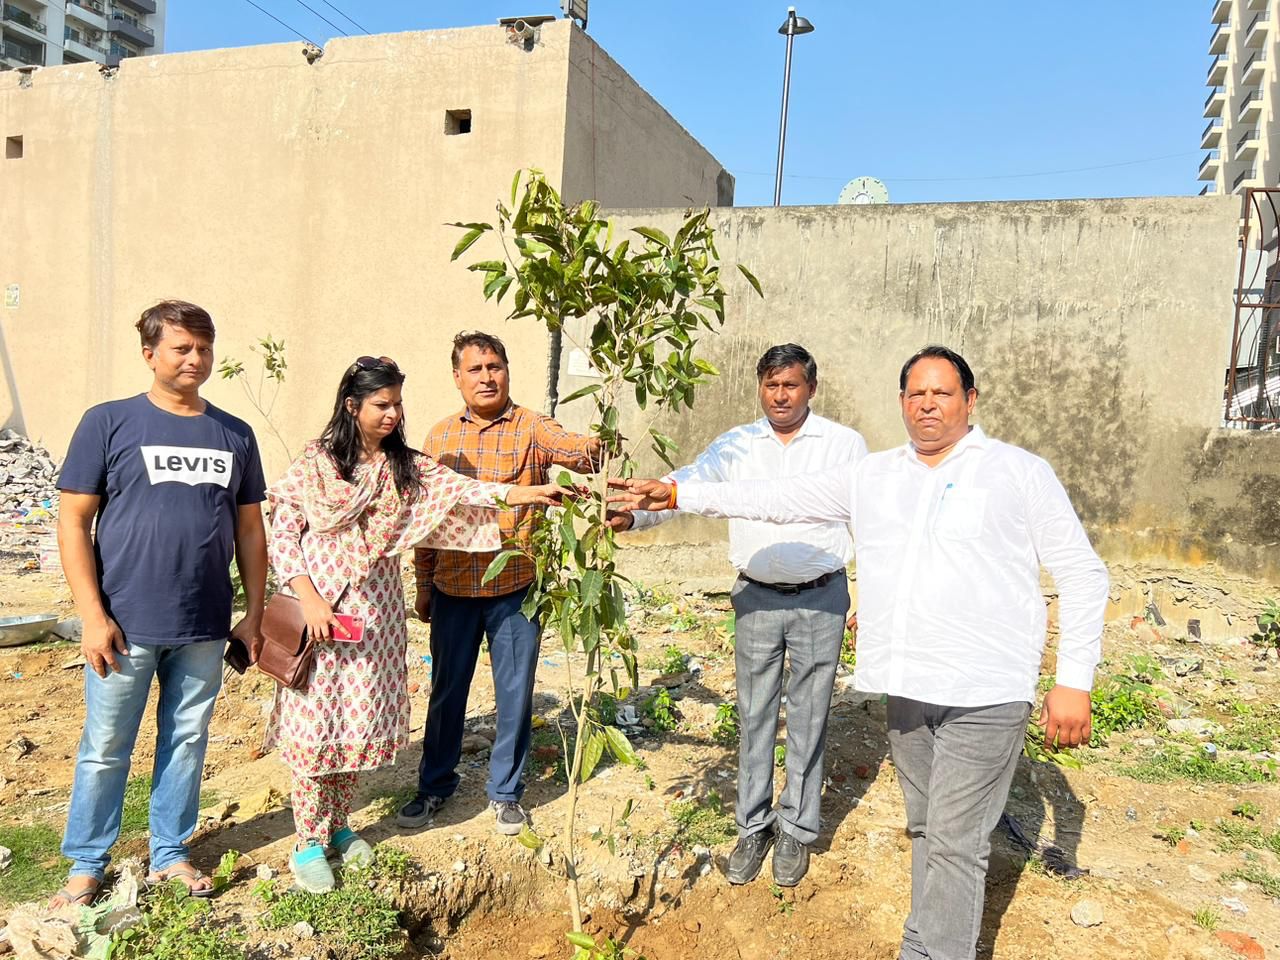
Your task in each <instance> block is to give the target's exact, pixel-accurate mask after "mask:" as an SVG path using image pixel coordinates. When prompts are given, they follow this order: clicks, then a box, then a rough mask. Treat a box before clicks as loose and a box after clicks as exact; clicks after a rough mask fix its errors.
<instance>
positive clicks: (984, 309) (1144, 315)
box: [561, 197, 1280, 577]
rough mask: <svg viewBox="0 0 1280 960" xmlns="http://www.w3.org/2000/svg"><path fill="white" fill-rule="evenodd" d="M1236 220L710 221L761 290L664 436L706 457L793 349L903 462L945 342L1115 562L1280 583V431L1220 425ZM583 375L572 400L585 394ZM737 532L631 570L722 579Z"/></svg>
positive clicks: (822, 213) (825, 400)
mask: <svg viewBox="0 0 1280 960" xmlns="http://www.w3.org/2000/svg"><path fill="white" fill-rule="evenodd" d="M615 216H616V220H617V223H618V225H619V226H623V225H635V224H640V223H646V224H654V225H657V226H659V227H662V228H664V229H674V226H675V225H676V223H677V217H676V215H674V214H673V212H671V211H660V210H626V211H618V212H617V213H616V214H615ZM1238 216H1239V205H1238V202H1236V201H1234V200H1232V199H1230V198H1213V197H1206V198H1176V197H1165V198H1140V199H1126V200H1098V201H1054V202H1014V203H981V204H927V205H926V204H920V205H888V206H878V207H874V206H872V207H852V206H843V207H836V206H833V207H812V208H782V209H770V208H760V209H735V210H721V211H713V213H712V219H713V222H714V223H715V224H716V226H717V228H718V230H719V231H720V238H719V240H718V244H719V247H720V252H721V254H722V256H723V257H724V260H725V262H726V264H729V263H733V262H742V263H745V264H747V265H748V266H749V267H750V268H751V269H752V271H754V272H755V273H756V275H757V276H758V277H759V278H760V281H761V283H762V284H763V286H764V290H765V294H766V296H765V298H764V299H763V300H761V299H758V298H757V297H756V296H755V295H754V294H753V293H751V291H750V290H749V288H748V287H747V285H746V283H745V282H744V281H742V280H741V279H740V278H738V277H736V276H732V274H731V273H730V271H728V270H726V276H728V277H729V278H730V279H729V297H728V321H727V323H726V325H725V327H724V330H723V332H722V333H721V334H720V335H718V336H716V337H714V338H710V339H708V340H707V341H706V355H707V356H708V358H709V359H710V360H711V361H712V362H713V363H715V364H716V365H717V366H718V367H719V368H720V369H721V371H722V372H723V376H722V377H721V378H720V379H719V380H718V381H716V382H715V383H714V385H712V386H709V387H707V388H706V389H705V390H704V391H703V393H702V394H701V395H700V396H699V398H698V403H697V406H696V408H695V410H694V411H693V412H692V413H687V412H686V413H683V414H681V415H678V416H676V417H674V418H673V419H671V420H669V421H667V424H666V426H667V427H668V428H669V429H664V432H666V433H668V434H670V435H671V436H672V437H674V438H675V439H676V440H677V441H678V442H679V443H680V445H681V448H682V456H684V457H685V458H686V459H690V458H692V457H693V456H695V455H696V454H697V453H698V452H699V451H701V450H702V449H703V448H704V447H705V445H706V444H707V443H708V442H709V441H710V440H711V439H713V438H714V437H715V436H717V435H718V434H719V433H720V432H722V431H723V430H726V429H728V428H729V427H731V426H733V425H735V424H738V423H742V422H744V421H747V420H751V419H754V418H756V417H758V416H760V410H759V406H758V402H757V398H756V382H755V376H754V367H755V363H756V360H757V359H758V358H759V356H760V355H761V354H762V353H763V352H764V350H765V349H766V348H767V347H768V346H770V345H772V344H775V343H782V342H787V341H795V342H798V343H801V344H803V345H804V346H806V347H807V348H808V349H809V350H810V351H811V352H812V353H813V354H814V355H815V357H816V358H817V360H818V364H819V384H820V385H819V392H818V396H817V399H816V402H815V404H814V406H815V409H817V411H818V412H819V413H821V414H823V415H825V416H828V417H831V418H833V419H836V420H839V421H841V422H843V423H847V424H850V425H852V426H854V427H856V428H857V429H858V430H860V431H861V432H862V433H863V435H864V436H865V437H866V439H867V442H868V443H869V445H870V447H871V449H873V450H876V449H884V448H887V447H891V446H895V445H898V444H900V443H903V442H905V439H906V438H905V433H904V431H903V427H902V421H901V415H900V412H899V408H898V372H899V369H900V367H901V364H902V362H903V360H904V359H906V358H907V357H908V356H909V355H910V354H911V353H913V352H914V351H915V350H916V349H918V348H919V347H921V346H923V345H925V344H927V343H943V344H946V345H949V346H951V347H954V348H956V349H958V350H960V351H961V352H962V353H963V354H964V355H965V356H966V357H967V358H968V359H969V361H970V362H971V364H972V365H973V367H974V369H975V371H976V373H977V377H978V385H979V387H980V390H981V398H980V400H979V403H978V410H977V416H976V420H977V422H979V423H980V424H981V425H982V426H983V428H984V429H985V430H986V431H987V432H988V433H989V434H991V435H993V436H996V437H999V438H1001V439H1004V440H1007V441H1010V442H1012V443H1016V444H1020V445H1022V446H1024V447H1026V448H1028V449H1030V450H1033V451H1035V452H1036V453H1039V454H1041V455H1043V456H1045V457H1046V458H1047V459H1048V460H1049V461H1050V462H1051V463H1052V464H1053V466H1054V467H1055V469H1056V470H1057V472H1058V475H1059V476H1060V477H1061V479H1062V481H1063V483H1064V484H1065V485H1066V487H1067V489H1068V491H1069V492H1070V494H1071V496H1072V499H1073V501H1074V503H1075V504H1076V507H1077V509H1078V511H1079V513H1080V515H1081V517H1082V518H1083V519H1084V520H1085V522H1086V523H1087V524H1088V526H1089V528H1090V531H1091V532H1092V534H1093V536H1094V539H1095V542H1096V543H1097V544H1098V546H1099V547H1100V549H1101V550H1102V551H1103V552H1104V554H1105V555H1106V556H1107V557H1108V559H1115V560H1120V559H1131V558H1132V559H1152V558H1167V559H1172V560H1175V561H1181V562H1187V563H1198V562H1203V561H1206V560H1218V561H1221V562H1223V563H1225V564H1227V565H1228V566H1232V567H1235V568H1237V569H1242V570H1247V571H1250V572H1254V573H1260V574H1263V575H1269V576H1272V577H1280V550H1277V549H1276V546H1277V541H1280V434H1275V433H1273V434H1269V435H1263V434H1245V433H1243V432H1240V431H1234V430H1230V431H1228V430H1222V429H1220V428H1219V427H1220V421H1221V416H1222V399H1223V374H1224V370H1225V367H1226V364H1227V355H1228V350H1229V341H1230V334H1231V323H1232V290H1233V287H1234V283H1235V279H1236V263H1237V260H1236V258H1237V244H1236V234H1237V227H1238V219H1237V218H1238ZM570 366H571V365H570V364H569V363H567V362H566V363H563V364H562V367H561V369H562V371H563V373H562V382H561V393H562V395H567V394H568V393H569V392H570V391H572V390H575V389H578V388H579V387H580V386H582V385H584V384H586V383H587V382H589V381H588V380H586V379H584V378H582V377H575V376H572V375H571V374H569V373H568V370H569V369H570ZM578 369H581V367H578ZM584 412H585V409H584V408H583V407H582V405H575V404H570V405H569V406H568V407H565V408H564V409H563V410H562V412H561V417H562V419H564V420H565V421H566V422H574V418H575V417H581V416H582V414H583V413H584ZM624 420H625V422H624V433H625V432H627V431H628V430H630V431H631V432H632V434H634V433H635V432H636V431H638V430H639V429H640V421H639V418H638V417H636V416H635V415H634V413H632V414H631V415H630V416H629V417H628V418H624ZM647 466H648V467H649V468H653V467H654V463H653V462H652V461H651V462H649V463H648V464H647ZM723 536H724V526H723V524H722V523H721V522H715V521H704V520H698V519H696V518H685V519H680V520H677V521H673V522H672V523H669V524H667V525H664V526H661V527H658V528H656V530H654V531H653V532H652V533H646V534H644V535H637V536H636V537H634V538H633V540H634V541H636V542H639V543H649V544H657V545H658V549H655V550H651V551H649V557H650V560H648V561H646V560H645V555H646V551H645V550H638V551H633V552H632V560H631V562H632V563H633V565H634V569H635V570H637V571H638V572H640V574H641V575H645V574H650V575H652V576H655V577H658V576H661V575H663V573H664V572H665V571H667V570H669V569H670V566H671V563H670V560H671V558H672V557H673V556H677V555H678V556H679V557H680V558H681V562H682V563H683V564H684V566H685V567H686V568H687V572H688V573H689V574H690V575H702V574H705V575H707V576H715V577H722V576H724V575H725V574H727V573H728V572H729V569H728V566H727V563H726V561H725V550H724V545H723ZM672 545H679V553H678V554H676V553H673V552H672V549H671V548H672Z"/></svg>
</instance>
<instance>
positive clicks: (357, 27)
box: [321, 0, 369, 34]
mask: <svg viewBox="0 0 1280 960" xmlns="http://www.w3.org/2000/svg"><path fill="white" fill-rule="evenodd" d="M321 2H323V3H324V5H325V6H326V7H329V8H330V9H332V10H335V11H337V13H338V15H339V16H341V17H342V18H343V19H344V20H346V21H347V22H348V23H350V24H351V25H352V26H353V27H355V28H356V29H357V30H360V31H362V32H363V33H366V34H368V33H369V31H368V30H365V28H364V27H362V26H361V25H360V24H358V23H356V22H355V21H354V20H352V19H351V17H349V16H347V13H346V11H345V10H342V9H340V8H338V7H336V6H334V5H333V4H332V3H330V2H329V0H321Z"/></svg>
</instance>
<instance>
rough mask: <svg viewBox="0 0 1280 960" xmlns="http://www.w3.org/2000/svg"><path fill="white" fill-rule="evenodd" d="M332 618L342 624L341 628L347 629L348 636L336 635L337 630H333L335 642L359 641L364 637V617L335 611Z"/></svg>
mask: <svg viewBox="0 0 1280 960" xmlns="http://www.w3.org/2000/svg"><path fill="white" fill-rule="evenodd" d="M333 619H335V620H337V621H338V623H340V624H342V628H343V629H344V630H346V631H347V634H348V636H345V637H342V636H339V635H338V631H336V630H335V631H334V632H333V639H334V642H335V643H359V642H360V641H361V640H362V639H363V638H364V618H363V617H353V616H352V615H351V614H349V613H335V614H334V615H333Z"/></svg>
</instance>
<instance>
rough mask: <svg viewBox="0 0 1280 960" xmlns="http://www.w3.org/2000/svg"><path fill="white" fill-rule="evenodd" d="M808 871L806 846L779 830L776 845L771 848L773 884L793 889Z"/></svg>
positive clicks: (807, 850) (807, 848)
mask: <svg viewBox="0 0 1280 960" xmlns="http://www.w3.org/2000/svg"><path fill="white" fill-rule="evenodd" d="M808 871H809V846H808V844H804V843H801V842H800V841H799V840H797V839H796V838H795V837H793V836H791V834H789V833H787V832H786V831H783V830H779V831H778V844H777V846H775V847H774V848H773V882H774V883H776V884H777V885H778V886H780V887H794V886H795V885H796V884H797V883H799V882H800V878H801V877H803V876H804V875H805V874H806V873H807V872H808Z"/></svg>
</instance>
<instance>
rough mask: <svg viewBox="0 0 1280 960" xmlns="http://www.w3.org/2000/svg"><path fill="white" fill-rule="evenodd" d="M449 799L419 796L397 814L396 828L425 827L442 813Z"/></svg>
mask: <svg viewBox="0 0 1280 960" xmlns="http://www.w3.org/2000/svg"><path fill="white" fill-rule="evenodd" d="M447 799H448V798H447V797H432V796H427V795H424V794H419V795H418V796H416V797H414V798H413V799H412V800H410V801H409V802H408V803H406V804H405V805H404V806H403V807H401V808H400V812H399V813H397V814H396V826H398V827H409V828H410V829H413V828H415V827H425V826H426V825H427V824H428V823H430V822H431V820H432V819H433V818H434V817H435V815H436V814H437V813H439V812H440V808H441V807H443V806H444V802H445V800H447Z"/></svg>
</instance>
